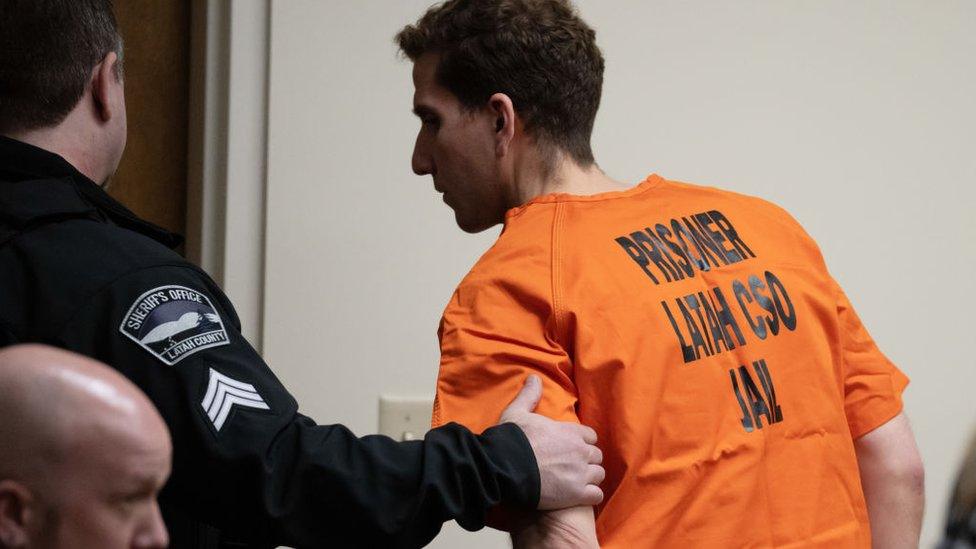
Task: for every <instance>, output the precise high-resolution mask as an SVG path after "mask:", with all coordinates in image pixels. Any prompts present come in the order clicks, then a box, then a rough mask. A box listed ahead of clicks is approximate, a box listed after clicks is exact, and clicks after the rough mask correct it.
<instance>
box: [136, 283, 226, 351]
mask: <svg viewBox="0 0 976 549" xmlns="http://www.w3.org/2000/svg"><path fill="white" fill-rule="evenodd" d="M119 331H120V332H122V333H123V334H125V335H126V336H127V337H128V338H129V339H131V340H132V341H135V342H136V343H138V344H139V345H140V346H142V348H143V349H145V350H147V351H149V352H150V353H152V354H153V355H154V356H156V358H158V359H159V360H162V361H163V362H165V363H166V364H168V365H170V366H173V365H174V364H176V363H177V362H179V361H180V360H182V359H184V358H185V357H187V356H189V355H192V354H193V353H195V352H197V351H202V350H203V349H208V348H210V347H218V346H220V345H227V344H228V343H230V340H229V339H228V338H227V331H226V330H224V323H223V321H222V320H221V319H220V316H219V315H218V314H217V310H216V309H214V306H213V304H212V303H211V302H210V299H209V298H207V296H205V295H203V294H201V293H200V292H198V291H196V290H191V289H190V288H186V287H184V286H160V287H159V288H155V289H152V290H149V291H148V292H146V293H144V294H142V295H141V296H139V298H138V299H136V301H135V303H133V304H132V307H131V308H129V312H128V313H126V314H125V318H124V319H123V320H122V325H121V326H119Z"/></svg>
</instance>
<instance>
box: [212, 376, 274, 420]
mask: <svg viewBox="0 0 976 549" xmlns="http://www.w3.org/2000/svg"><path fill="white" fill-rule="evenodd" d="M235 404H237V405H240V406H245V407H247V408H258V409H260V410H270V408H269V407H268V405H267V404H265V402H264V399H263V398H261V395H259V394H258V391H257V389H255V388H254V385H251V384H250V383H244V382H241V381H237V380H236V379H232V378H229V377H227V376H225V375H224V374H221V373H220V372H218V371H217V370H214V369H213V368H210V384H209V385H207V395H206V396H204V397H203V402H202V405H203V409H204V410H206V411H207V416H208V417H209V418H210V421H212V422H213V425H214V427H215V428H216V429H217V430H218V431H219V430H220V428H221V427H223V426H224V421H226V420H227V416H228V415H229V414H230V411H231V409H232V408H233V407H234V405H235Z"/></svg>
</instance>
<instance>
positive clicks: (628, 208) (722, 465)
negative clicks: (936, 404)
mask: <svg viewBox="0 0 976 549" xmlns="http://www.w3.org/2000/svg"><path fill="white" fill-rule="evenodd" d="M696 333H697V335H696ZM439 335H440V340H441V353H442V356H441V365H440V372H439V376H438V380H437V397H436V400H435V405H434V416H433V417H434V419H433V424H434V426H438V425H442V424H444V423H446V422H449V421H457V422H459V423H462V424H464V425H467V426H468V427H470V428H471V429H473V430H474V431H481V430H483V429H485V428H487V427H489V426H490V425H493V424H494V423H495V422H496V421H497V419H498V416H499V414H500V413H501V411H502V409H503V408H504V406H505V405H506V404H507V403H508V402H509V401H510V400H511V399H512V398H513V397H514V395H515V394H516V393H517V392H518V390H519V388H520V387H521V385H522V383H523V381H524V378H525V375H526V374H527V373H531V372H534V373H537V374H539V375H540V376H541V377H542V379H543V384H544V395H543V400H542V402H541V403H540V406H539V408H538V411H539V412H540V413H543V414H545V415H547V416H550V417H553V418H557V419H560V420H568V421H579V422H582V423H584V424H586V425H589V426H591V427H593V428H594V429H595V430H596V431H597V434H598V436H599V446H600V448H601V449H602V450H603V452H604V466H605V467H606V470H607V478H606V481H605V482H604V483H603V485H602V486H603V489H604V491H605V494H606V498H605V500H604V503H603V504H602V505H600V506H599V507H598V508H597V532H598V535H599V539H600V542H601V545H602V546H603V547H606V548H635V547H676V548H677V547H681V548H686V547H791V546H796V547H800V546H802V547H831V548H838V547H869V546H870V529H869V525H868V517H867V511H866V507H865V503H864V497H863V493H862V490H861V486H860V480H859V475H858V468H857V461H856V457H855V454H854V446H853V440H854V439H856V438H857V437H859V436H861V435H863V434H865V433H867V432H869V431H871V430H872V429H874V428H876V427H878V426H880V425H882V424H883V423H885V422H886V421H888V420H889V419H891V418H893V417H894V416H895V415H897V414H898V413H899V412H900V411H901V408H902V402H901V393H902V391H903V390H904V388H905V386H906V385H907V383H908V378H906V377H905V376H904V375H903V374H902V373H901V372H900V371H899V370H898V369H897V368H896V367H895V366H894V365H893V364H892V363H891V362H890V361H889V360H888V359H887V358H885V356H884V355H883V354H882V353H881V352H880V351H879V350H878V348H877V346H876V345H875V344H874V342H873V341H872V339H871V337H870V336H869V335H868V333H867V332H866V330H865V329H864V327H863V326H862V324H861V322H860V320H859V319H858V317H857V315H856V314H855V313H854V310H853V308H852V307H851V305H850V303H849V302H848V300H847V298H846V297H845V296H844V294H843V292H842V291H841V289H840V287H839V286H838V285H837V283H836V282H835V281H834V280H833V278H831V276H830V275H829V273H828V272H827V268H826V266H825V264H824V261H823V258H822V256H821V254H820V251H819V249H818V247H817V245H816V244H815V243H814V241H813V240H812V239H811V238H810V237H809V236H808V235H807V234H806V232H805V231H804V230H803V229H802V228H801V227H800V226H799V224H798V223H797V222H796V221H795V220H794V219H793V218H792V217H791V216H790V215H789V214H788V213H786V212H785V211H784V210H782V209H780V208H779V207H777V206H775V205H773V204H770V203H768V202H765V201H763V200H760V199H757V198H753V197H748V196H744V195H739V194H735V193H731V192H727V191H723V190H719V189H714V188H707V187H700V186H695V185H690V184H686V183H679V182H674V181H668V180H665V179H663V178H661V177H659V176H657V175H651V176H650V177H648V178H647V179H646V180H645V181H644V182H642V183H640V184H639V185H637V186H636V187H634V188H631V189H629V190H626V191H622V192H612V193H604V194H599V195H594V196H572V195H565V194H555V195H546V196H542V197H539V198H536V199H534V200H532V201H531V202H529V203H528V204H526V205H524V206H522V207H519V208H516V209H513V210H511V211H510V212H508V215H507V216H506V221H505V228H504V230H503V232H502V234H501V236H500V237H499V239H498V241H497V242H496V243H495V244H494V246H492V248H491V249H490V250H488V251H487V252H486V253H485V254H484V256H483V257H482V258H481V259H480V260H479V261H478V263H477V264H476V265H475V266H474V268H473V269H472V270H471V272H470V273H469V274H468V275H467V276H466V277H465V278H464V280H463V281H462V282H461V284H460V285H459V286H458V288H457V290H456V292H455V293H454V295H453V297H452V298H451V301H450V303H449V304H448V306H447V308H446V310H445V312H444V317H443V319H442V322H441V327H440V332H439Z"/></svg>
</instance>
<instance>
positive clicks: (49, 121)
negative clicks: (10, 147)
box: [0, 0, 126, 183]
mask: <svg viewBox="0 0 976 549" xmlns="http://www.w3.org/2000/svg"><path fill="white" fill-rule="evenodd" d="M125 133H126V117H125V98H124V95H123V87H122V38H121V36H120V35H119V31H118V27H117V25H116V22H115V16H114V15H113V13H112V2H111V0H0V134H3V135H7V136H10V137H14V138H18V139H21V140H24V141H27V142H32V143H35V144H41V145H42V146H43V145H47V144H48V142H50V141H52V140H53V141H55V143H54V144H55V145H57V146H58V148H62V149H64V148H69V149H80V150H79V151H78V155H79V156H84V157H86V158H85V159H84V160H83V162H86V163H88V164H90V165H86V166H84V168H85V170H82V171H87V172H89V173H88V174H89V176H90V177H93V178H95V179H96V182H99V183H100V182H102V181H103V180H104V179H105V178H107V177H108V176H109V175H111V174H112V173H113V172H114V171H115V168H116V167H118V163H119V160H120V159H121V157H122V150H123V149H124V148H125Z"/></svg>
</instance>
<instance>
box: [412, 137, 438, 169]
mask: <svg viewBox="0 0 976 549" xmlns="http://www.w3.org/2000/svg"><path fill="white" fill-rule="evenodd" d="M410 167H411V168H413V173H415V174H417V175H430V174H431V173H433V171H434V167H433V163H432V162H431V160H430V155H429V154H427V152H426V151H425V150H424V147H423V144H422V143H421V142H420V137H419V136H418V137H417V142H416V143H415V144H414V146H413V156H412V157H411V158H410Z"/></svg>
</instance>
